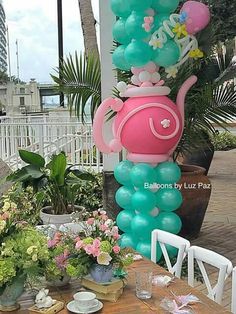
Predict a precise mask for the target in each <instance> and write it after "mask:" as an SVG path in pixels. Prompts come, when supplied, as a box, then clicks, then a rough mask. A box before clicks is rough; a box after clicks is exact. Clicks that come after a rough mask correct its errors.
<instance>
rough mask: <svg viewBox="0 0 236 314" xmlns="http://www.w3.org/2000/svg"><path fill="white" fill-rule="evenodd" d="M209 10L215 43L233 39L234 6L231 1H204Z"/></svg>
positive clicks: (235, 19) (235, 10)
mask: <svg viewBox="0 0 236 314" xmlns="http://www.w3.org/2000/svg"><path fill="white" fill-rule="evenodd" d="M204 2H205V3H207V4H208V5H209V7H210V10H211V21H212V22H211V23H212V25H213V26H214V28H213V31H214V38H215V41H216V42H218V41H222V42H224V41H226V40H228V39H233V38H234V37H235V34H236V5H235V2H234V1H232V0H224V1H221V0H205V1H204Z"/></svg>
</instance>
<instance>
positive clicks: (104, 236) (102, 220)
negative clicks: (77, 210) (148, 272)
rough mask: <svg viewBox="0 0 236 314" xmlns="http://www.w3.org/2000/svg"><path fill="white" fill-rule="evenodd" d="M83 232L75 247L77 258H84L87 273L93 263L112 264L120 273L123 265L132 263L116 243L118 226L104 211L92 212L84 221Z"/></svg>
mask: <svg viewBox="0 0 236 314" xmlns="http://www.w3.org/2000/svg"><path fill="white" fill-rule="evenodd" d="M84 233H85V237H78V238H77V239H76V244H75V248H76V250H77V254H78V258H79V259H80V260H81V259H84V266H85V267H86V272H87V273H88V272H89V269H90V268H91V266H92V265H93V264H98V265H104V266H108V265H111V264H112V265H113V266H114V267H115V268H116V269H117V270H118V271H116V272H117V273H119V274H121V273H122V269H123V268H124V266H128V265H129V264H130V263H132V261H133V260H132V257H131V256H130V255H128V256H127V254H126V253H127V252H126V250H125V249H122V248H121V247H120V246H119V244H118V240H119V238H120V236H119V233H118V227H117V226H116V225H115V222H114V221H113V220H112V219H109V218H108V216H107V215H106V212H105V211H103V210H101V211H94V212H93V214H92V216H91V217H89V218H88V219H87V221H86V222H85V226H84Z"/></svg>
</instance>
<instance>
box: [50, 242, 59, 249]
mask: <svg viewBox="0 0 236 314" xmlns="http://www.w3.org/2000/svg"><path fill="white" fill-rule="evenodd" d="M56 245H57V243H56V241H55V240H48V248H49V249H50V248H52V247H54V246H56Z"/></svg>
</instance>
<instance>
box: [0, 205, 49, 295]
mask: <svg viewBox="0 0 236 314" xmlns="http://www.w3.org/2000/svg"><path fill="white" fill-rule="evenodd" d="M8 204H9V203H8ZM4 206H5V207H2V208H1V209H0V222H1V223H0V290H1V291H3V290H4V289H5V287H6V286H7V285H9V284H11V283H12V282H13V281H14V280H15V279H16V278H17V277H18V276H24V277H25V278H34V277H36V276H40V275H42V274H43V268H42V265H43V263H44V262H45V261H46V260H47V259H48V256H49V255H48V248H47V238H46V237H45V236H44V235H42V234H41V233H39V232H38V231H37V230H36V229H34V228H32V227H30V226H28V225H27V223H26V222H23V221H22V220H21V213H20V211H19V210H17V209H16V208H15V204H14V203H10V207H9V206H8V205H7V203H5V205H4Z"/></svg>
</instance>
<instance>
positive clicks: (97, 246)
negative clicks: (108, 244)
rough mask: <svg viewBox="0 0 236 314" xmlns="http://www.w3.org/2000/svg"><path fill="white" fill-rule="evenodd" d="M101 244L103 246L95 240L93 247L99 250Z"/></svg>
mask: <svg viewBox="0 0 236 314" xmlns="http://www.w3.org/2000/svg"><path fill="white" fill-rule="evenodd" d="M100 244H101V242H100V240H99V239H95V240H94V241H93V246H94V247H95V248H99V247H100Z"/></svg>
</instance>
